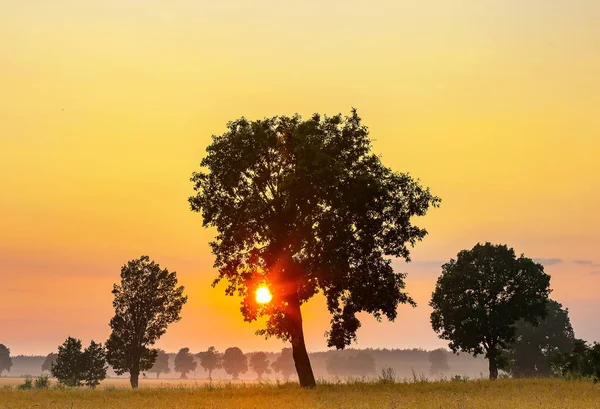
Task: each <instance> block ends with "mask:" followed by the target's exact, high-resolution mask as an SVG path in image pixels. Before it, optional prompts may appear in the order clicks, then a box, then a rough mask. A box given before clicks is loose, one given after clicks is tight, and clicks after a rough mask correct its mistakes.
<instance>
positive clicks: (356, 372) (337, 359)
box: [326, 351, 375, 377]
mask: <svg viewBox="0 0 600 409" xmlns="http://www.w3.org/2000/svg"><path fill="white" fill-rule="evenodd" d="M326 366H327V372H329V373H330V374H331V375H336V376H344V375H345V376H358V377H361V376H366V375H369V374H374V373H375V359H374V358H373V357H372V356H371V355H370V354H368V353H367V352H362V351H361V352H359V353H358V354H356V355H355V356H350V357H343V356H341V355H339V354H334V355H331V356H330V357H329V359H328V360H327V364H326Z"/></svg>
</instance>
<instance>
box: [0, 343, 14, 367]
mask: <svg viewBox="0 0 600 409" xmlns="http://www.w3.org/2000/svg"><path fill="white" fill-rule="evenodd" d="M11 367H12V358H11V357H10V349H8V348H7V347H6V345H4V344H0V375H2V372H4V371H6V372H10V368H11Z"/></svg>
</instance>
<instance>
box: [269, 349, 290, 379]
mask: <svg viewBox="0 0 600 409" xmlns="http://www.w3.org/2000/svg"><path fill="white" fill-rule="evenodd" d="M271 368H273V371H275V372H277V373H281V375H282V376H283V379H285V380H286V381H287V380H288V379H289V378H290V376H291V375H293V374H294V372H296V367H295V366H294V357H293V356H292V348H283V349H282V350H281V355H279V356H278V357H277V359H276V360H275V361H274V362H273V363H272V364H271Z"/></svg>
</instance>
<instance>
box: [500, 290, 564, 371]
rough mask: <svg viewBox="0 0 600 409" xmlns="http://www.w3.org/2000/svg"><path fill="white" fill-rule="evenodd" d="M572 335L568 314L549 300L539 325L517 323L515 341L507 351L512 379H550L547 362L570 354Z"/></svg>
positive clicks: (521, 321)
mask: <svg viewBox="0 0 600 409" xmlns="http://www.w3.org/2000/svg"><path fill="white" fill-rule="evenodd" d="M574 340H575V334H574V332H573V327H572V326H571V320H570V319H569V310H568V309H566V308H565V309H563V308H562V305H561V304H560V303H558V302H556V301H554V300H550V301H549V302H548V305H547V307H546V318H544V319H543V320H541V321H540V322H539V323H538V325H532V324H531V323H529V322H527V321H525V320H520V321H518V322H517V323H516V334H515V341H514V342H513V343H512V344H510V345H509V346H508V347H507V351H506V357H507V359H508V365H509V366H508V370H509V371H510V373H511V374H512V376H513V377H515V378H521V377H527V376H549V375H550V374H551V373H552V370H551V368H550V362H549V359H550V357H551V356H553V355H554V354H556V353H557V352H567V353H568V352H570V351H571V350H572V348H573V342H574Z"/></svg>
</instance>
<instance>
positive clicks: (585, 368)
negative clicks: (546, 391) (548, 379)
mask: <svg viewBox="0 0 600 409" xmlns="http://www.w3.org/2000/svg"><path fill="white" fill-rule="evenodd" d="M549 361H550V367H551V369H552V371H553V373H554V374H556V375H559V376H569V377H584V378H593V379H594V381H596V382H598V381H600V344H599V343H596V342H594V343H593V344H591V345H590V344H588V343H587V342H585V341H584V340H582V339H575V340H574V341H573V347H572V348H571V350H570V351H568V352H561V351H556V352H554V353H553V354H552V356H551V357H550V359H549Z"/></svg>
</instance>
